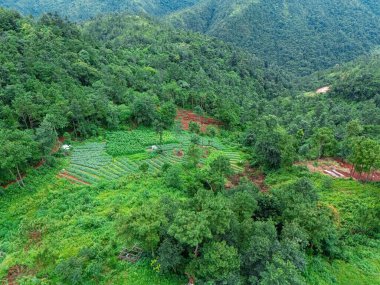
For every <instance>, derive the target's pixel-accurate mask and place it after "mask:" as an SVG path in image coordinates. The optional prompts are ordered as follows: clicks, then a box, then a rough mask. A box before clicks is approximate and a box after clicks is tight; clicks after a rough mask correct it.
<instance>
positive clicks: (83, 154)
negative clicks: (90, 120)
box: [58, 133, 244, 185]
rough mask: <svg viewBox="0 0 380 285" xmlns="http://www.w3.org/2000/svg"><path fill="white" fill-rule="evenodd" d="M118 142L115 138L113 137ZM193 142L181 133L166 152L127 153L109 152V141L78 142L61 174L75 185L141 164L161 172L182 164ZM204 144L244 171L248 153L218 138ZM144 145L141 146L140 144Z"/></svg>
mask: <svg viewBox="0 0 380 285" xmlns="http://www.w3.org/2000/svg"><path fill="white" fill-rule="evenodd" d="M112 143H113V144H115V137H113V141H112ZM190 144H191V136H190V135H189V134H188V133H185V134H182V135H181V136H179V142H178V143H168V144H164V145H163V146H162V150H163V153H162V154H158V153H154V152H151V151H150V150H149V149H148V148H146V147H144V148H142V151H140V152H137V153H133V154H130V155H124V156H111V155H109V154H108V153H107V143H105V142H89V143H83V144H78V145H77V146H75V147H74V150H73V152H72V154H71V156H70V164H69V167H68V168H66V169H62V171H61V172H60V173H59V175H58V176H59V177H60V178H62V179H66V180H68V181H70V182H72V183H75V184H86V185H88V184H93V183H97V182H99V181H102V180H114V179H119V178H121V177H124V176H128V175H131V174H133V173H136V172H137V171H138V170H139V167H140V166H141V165H142V164H144V163H146V164H148V165H149V168H148V171H149V172H158V171H160V170H161V169H162V166H163V165H165V164H169V165H172V164H176V163H180V162H181V161H182V160H183V158H184V156H185V155H186V154H185V153H184V151H185V150H186V149H188V147H189V145H190ZM202 145H203V146H204V148H205V149H208V150H209V151H208V153H209V152H212V151H217V152H218V153H222V154H224V155H226V156H227V157H228V158H229V159H230V161H231V165H232V169H233V170H234V171H235V172H242V171H243V170H244V167H243V161H244V155H243V153H241V152H240V151H238V150H236V149H234V148H231V147H227V146H225V145H224V144H223V143H222V142H221V141H220V140H219V139H217V138H207V137H203V138H202ZM137 147H141V146H137ZM206 160H207V156H204V157H202V159H201V163H202V164H205V163H206Z"/></svg>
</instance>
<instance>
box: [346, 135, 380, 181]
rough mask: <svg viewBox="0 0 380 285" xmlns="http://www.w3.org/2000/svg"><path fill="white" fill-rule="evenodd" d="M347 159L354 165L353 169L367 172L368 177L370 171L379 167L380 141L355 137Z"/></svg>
mask: <svg viewBox="0 0 380 285" xmlns="http://www.w3.org/2000/svg"><path fill="white" fill-rule="evenodd" d="M349 160H350V161H351V162H352V163H353V165H354V168H353V171H358V172H359V173H363V172H365V173H367V174H368V175H367V179H368V178H369V176H370V175H371V171H373V170H375V169H379V168H380V143H379V142H377V141H375V140H373V139H369V138H358V139H356V140H355V142H354V143H353V146H352V154H351V156H350V158H349Z"/></svg>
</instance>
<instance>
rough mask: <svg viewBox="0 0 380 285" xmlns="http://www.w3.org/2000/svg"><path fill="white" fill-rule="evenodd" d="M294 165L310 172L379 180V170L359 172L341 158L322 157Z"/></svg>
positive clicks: (344, 177) (338, 176)
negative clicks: (303, 167) (304, 167)
mask: <svg viewBox="0 0 380 285" xmlns="http://www.w3.org/2000/svg"><path fill="white" fill-rule="evenodd" d="M296 165H303V166H306V167H307V168H308V169H309V170H310V171H311V172H318V173H322V174H324V175H328V176H331V177H333V178H342V179H349V178H353V179H355V180H359V181H374V182H380V171H373V172H371V173H359V172H356V171H355V170H354V167H353V165H352V164H350V163H348V162H345V161H343V160H341V159H336V158H322V159H318V160H314V161H305V162H298V163H296Z"/></svg>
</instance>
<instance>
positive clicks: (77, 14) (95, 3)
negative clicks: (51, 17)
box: [0, 0, 198, 20]
mask: <svg viewBox="0 0 380 285" xmlns="http://www.w3.org/2000/svg"><path fill="white" fill-rule="evenodd" d="M196 2H198V0H120V1H114V0H84V1H83V0H80V1H79V0H70V1H67V0H58V1H52V0H36V1H28V0H0V6H3V7H6V8H13V9H16V10H18V11H20V12H22V13H23V14H25V15H29V14H31V15H34V16H38V15H40V14H43V13H47V12H58V14H60V15H61V16H66V17H68V18H69V19H71V20H83V19H88V18H91V17H93V16H96V15H98V14H101V13H110V12H123V11H129V12H134V13H145V14H149V15H154V16H158V15H164V14H167V13H170V12H173V11H176V10H179V9H183V8H185V7H188V6H191V5H193V4H195V3H196Z"/></svg>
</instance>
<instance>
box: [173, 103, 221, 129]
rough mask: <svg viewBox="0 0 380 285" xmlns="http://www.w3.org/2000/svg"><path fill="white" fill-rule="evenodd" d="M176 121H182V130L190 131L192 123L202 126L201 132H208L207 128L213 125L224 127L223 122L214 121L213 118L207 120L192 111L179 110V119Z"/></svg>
mask: <svg viewBox="0 0 380 285" xmlns="http://www.w3.org/2000/svg"><path fill="white" fill-rule="evenodd" d="M176 120H178V121H181V124H182V128H183V129H184V130H188V129H189V124H190V122H196V123H198V124H200V125H201V131H202V132H206V129H207V126H209V125H213V126H221V125H223V124H222V122H220V121H218V120H216V119H213V118H206V117H202V116H200V115H197V114H195V113H193V112H191V111H187V110H183V109H179V110H177V117H176Z"/></svg>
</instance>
